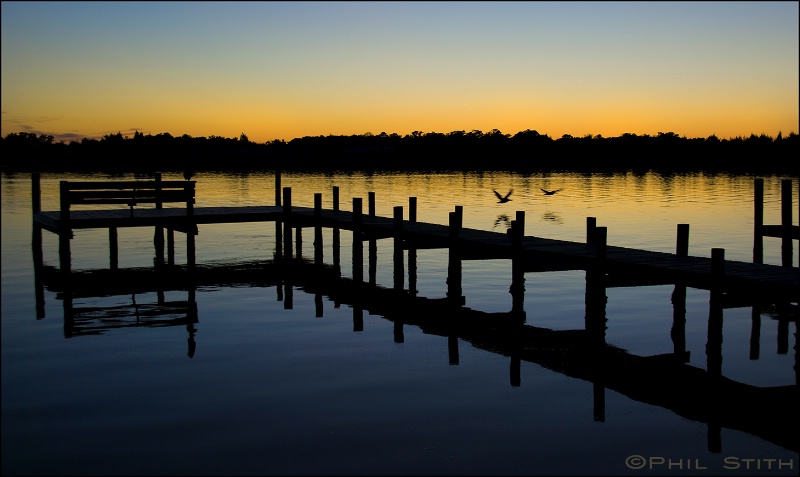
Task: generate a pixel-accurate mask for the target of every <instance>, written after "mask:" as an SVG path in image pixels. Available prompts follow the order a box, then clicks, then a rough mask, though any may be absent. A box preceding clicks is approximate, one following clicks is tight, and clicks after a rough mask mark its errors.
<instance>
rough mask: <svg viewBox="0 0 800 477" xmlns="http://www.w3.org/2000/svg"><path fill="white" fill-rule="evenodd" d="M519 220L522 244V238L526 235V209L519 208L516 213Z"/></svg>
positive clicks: (518, 225)
mask: <svg viewBox="0 0 800 477" xmlns="http://www.w3.org/2000/svg"><path fill="white" fill-rule="evenodd" d="M516 221H517V234H518V235H519V241H520V246H521V245H522V238H523V237H525V211H524V210H518V211H517V213H516Z"/></svg>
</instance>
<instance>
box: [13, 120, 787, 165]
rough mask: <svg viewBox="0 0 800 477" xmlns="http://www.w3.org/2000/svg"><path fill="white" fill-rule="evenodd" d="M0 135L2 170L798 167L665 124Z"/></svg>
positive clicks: (748, 146)
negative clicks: (594, 132)
mask: <svg viewBox="0 0 800 477" xmlns="http://www.w3.org/2000/svg"><path fill="white" fill-rule="evenodd" d="M457 133H461V132H457ZM478 133H479V132H478ZM1 144H2V146H1V147H0V151H2V161H0V170H2V172H108V173H123V172H132V173H143V174H149V173H153V172H182V171H186V170H190V171H221V172H253V171H271V170H284V171H292V172H321V173H330V172H355V171H363V172H443V171H460V172H466V171H472V172H491V171H507V172H519V173H537V172H565V171H569V172H586V173H590V172H592V173H594V172H598V173H603V172H608V173H612V172H635V173H645V172H649V171H652V172H658V173H662V174H674V173H692V172H706V173H732V174H783V175H791V176H800V160H798V157H800V136H798V135H797V134H795V133H791V134H789V135H788V136H786V137H781V136H780V135H779V136H778V138H775V139H773V138H771V137H769V136H765V135H761V136H755V135H751V136H750V137H749V138H734V139H726V140H720V139H717V138H716V137H714V136H711V137H709V138H706V139H702V138H701V139H687V138H685V137H679V136H677V135H675V134H673V133H666V134H659V135H658V136H636V135H632V134H626V135H623V136H620V137H615V138H602V137H599V136H595V137H591V136H586V137H583V138H576V137H571V136H565V137H562V138H559V139H557V140H553V139H551V138H550V137H549V136H546V135H540V134H538V133H537V132H536V131H526V132H525V133H518V134H516V135H514V136H508V135H503V134H500V133H499V132H497V133H487V134H483V133H481V134H477V133H475V134H473V133H469V134H456V133H450V134H447V135H445V134H439V133H428V134H417V135H410V136H404V137H401V136H398V135H396V134H393V135H380V136H371V135H363V136H327V137H322V136H320V137H304V138H299V139H294V140H292V141H290V142H289V143H286V142H283V141H273V142H271V143H265V144H258V143H253V142H250V141H248V140H247V138H246V136H244V135H242V137H241V138H239V139H226V138H220V137H212V138H205V137H203V138H192V137H189V136H186V135H184V136H181V137H172V136H171V135H169V134H159V135H157V136H149V135H148V136H144V135H141V134H139V133H137V135H136V136H135V137H134V138H132V139H131V138H127V137H126V138H123V137H122V136H121V135H112V136H106V137H104V138H103V140H100V141H98V140H84V141H82V142H80V143H77V142H73V143H70V144H69V145H67V144H63V143H53V142H52V137H49V136H39V137H36V136H35V135H33V134H25V133H20V134H10V135H9V136H7V137H6V138H3V139H2V143H1Z"/></svg>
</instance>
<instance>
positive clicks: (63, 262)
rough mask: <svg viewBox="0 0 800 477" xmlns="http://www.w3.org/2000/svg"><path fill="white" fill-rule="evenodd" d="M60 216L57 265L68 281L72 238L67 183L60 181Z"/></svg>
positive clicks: (70, 266) (70, 267) (70, 270)
mask: <svg viewBox="0 0 800 477" xmlns="http://www.w3.org/2000/svg"><path fill="white" fill-rule="evenodd" d="M59 187H60V205H61V208H60V218H61V223H60V224H59V231H58V256H59V267H60V269H61V272H62V274H63V275H64V277H65V279H66V280H67V281H69V275H70V273H71V272H72V251H71V250H70V240H71V239H72V228H71V227H70V223H69V183H68V182H67V181H61V183H60V186H59Z"/></svg>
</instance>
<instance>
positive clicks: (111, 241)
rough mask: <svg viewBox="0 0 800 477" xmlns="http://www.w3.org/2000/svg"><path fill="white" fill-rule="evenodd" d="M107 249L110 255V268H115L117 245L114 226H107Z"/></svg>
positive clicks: (116, 263) (117, 263) (117, 262)
mask: <svg viewBox="0 0 800 477" xmlns="http://www.w3.org/2000/svg"><path fill="white" fill-rule="evenodd" d="M108 249H109V255H110V262H111V269H112V270H116V269H117V267H118V265H119V260H118V259H117V257H118V254H117V252H118V246H117V228H116V227H109V228H108Z"/></svg>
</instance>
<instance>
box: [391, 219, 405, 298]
mask: <svg viewBox="0 0 800 477" xmlns="http://www.w3.org/2000/svg"><path fill="white" fill-rule="evenodd" d="M393 212H394V217H393V226H394V227H393V229H394V230H393V235H394V237H393V240H394V289H395V291H403V285H404V283H403V279H404V276H405V272H404V271H403V206H402V205H398V206H395V207H394V209H393Z"/></svg>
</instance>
